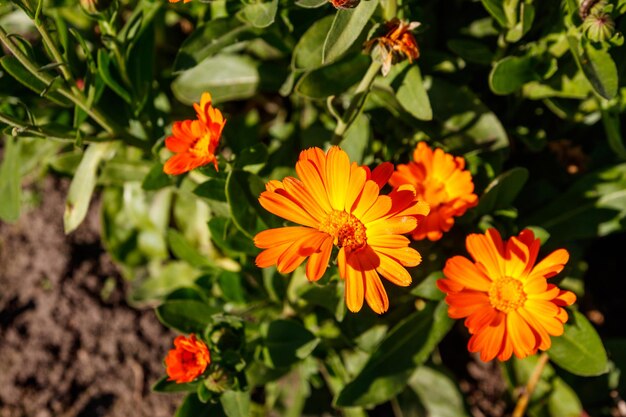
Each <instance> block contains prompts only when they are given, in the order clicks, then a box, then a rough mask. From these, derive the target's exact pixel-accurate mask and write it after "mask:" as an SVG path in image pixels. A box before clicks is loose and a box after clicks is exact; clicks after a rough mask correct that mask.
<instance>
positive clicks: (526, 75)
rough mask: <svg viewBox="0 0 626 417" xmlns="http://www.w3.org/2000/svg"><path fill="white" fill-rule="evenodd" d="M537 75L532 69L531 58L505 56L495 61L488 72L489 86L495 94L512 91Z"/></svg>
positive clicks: (533, 79)
mask: <svg viewBox="0 0 626 417" xmlns="http://www.w3.org/2000/svg"><path fill="white" fill-rule="evenodd" d="M536 79H537V75H536V74H535V72H534V71H533V60H532V58H531V57H529V56H522V57H518V56H507V57H506V58H504V59H502V60H500V61H498V62H496V65H495V66H494V67H493V69H492V70H491V73H490V74H489V87H490V88H491V91H493V92H494V93H495V94H500V95H506V94H511V93H514V92H515V91H517V90H519V89H520V88H522V87H523V86H524V84H526V83H528V82H531V81H535V80H536Z"/></svg>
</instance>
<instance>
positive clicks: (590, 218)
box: [525, 163, 626, 243]
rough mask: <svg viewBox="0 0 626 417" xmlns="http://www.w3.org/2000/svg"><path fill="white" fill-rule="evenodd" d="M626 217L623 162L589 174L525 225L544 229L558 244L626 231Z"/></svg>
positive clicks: (538, 211)
mask: <svg viewBox="0 0 626 417" xmlns="http://www.w3.org/2000/svg"><path fill="white" fill-rule="evenodd" d="M625 218H626V163H622V164H619V165H615V166H612V167H608V168H605V169H603V170H601V171H597V172H592V173H589V174H585V175H584V176H583V177H581V178H580V179H579V180H578V181H576V182H575V183H574V184H573V185H572V186H571V187H570V188H569V189H568V190H567V191H565V192H564V193H561V194H559V196H558V198H555V199H554V200H553V201H551V202H549V203H548V204H546V205H544V206H543V207H541V208H540V209H538V210H537V211H536V212H535V213H534V214H532V215H531V216H530V217H529V218H527V219H525V220H526V221H525V223H526V224H532V225H537V226H540V227H542V228H544V229H545V230H546V231H547V232H548V233H550V236H551V238H550V239H551V241H553V242H554V243H558V242H567V241H570V240H573V239H585V238H595V237H598V236H606V235H608V234H610V233H615V232H618V231H622V230H624V227H625V226H626V221H625V220H624V219H625Z"/></svg>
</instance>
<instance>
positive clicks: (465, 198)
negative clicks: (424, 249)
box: [389, 142, 478, 241]
mask: <svg viewBox="0 0 626 417" xmlns="http://www.w3.org/2000/svg"><path fill="white" fill-rule="evenodd" d="M389 184H390V185H391V186H392V187H399V186H401V185H403V184H410V185H412V186H414V187H415V190H416V193H417V199H418V200H420V201H425V202H427V203H428V204H429V205H430V213H429V214H428V216H426V219H425V220H424V221H423V222H419V224H418V226H417V228H416V229H415V230H414V231H413V232H412V236H413V239H415V240H421V239H424V238H428V239H429V240H433V241H434V240H439V239H441V236H443V233H444V232H447V231H448V230H450V229H451V228H452V226H453V225H454V218H455V217H458V216H462V215H463V214H464V213H465V211H466V210H467V209H469V208H471V207H474V206H475V205H476V204H478V196H477V195H476V194H474V182H473V181H472V174H471V173H470V172H469V171H468V170H466V169H465V160H464V159H463V158H462V157H460V156H453V155H451V154H449V153H446V152H444V151H443V150H442V149H439V148H437V149H431V148H430V147H429V146H428V145H427V144H426V142H420V143H419V144H418V145H417V148H415V151H414V152H413V161H411V162H409V163H408V164H406V165H405V164H400V165H398V166H397V167H396V171H395V172H394V173H393V175H392V176H391V178H390V179H389Z"/></svg>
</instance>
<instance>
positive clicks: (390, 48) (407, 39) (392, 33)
mask: <svg viewBox="0 0 626 417" xmlns="http://www.w3.org/2000/svg"><path fill="white" fill-rule="evenodd" d="M419 25H420V23H419V22H410V23H407V22H404V21H402V20H400V19H398V18H394V19H392V20H390V21H389V22H387V23H386V26H387V33H386V34H385V35H383V36H379V37H377V38H374V39H371V40H369V41H367V42H366V43H365V49H366V51H369V50H370V49H371V48H372V47H373V46H374V45H378V48H379V51H380V59H381V62H382V64H383V67H382V73H383V75H387V74H388V73H389V70H390V69H391V64H395V63H396V62H400V61H402V60H404V59H408V60H409V62H410V63H412V62H413V60H415V59H417V58H419V56H420V51H419V47H418V46H417V41H416V40H415V36H413V33H411V31H412V30H413V29H415V28H417V27H418V26H419Z"/></svg>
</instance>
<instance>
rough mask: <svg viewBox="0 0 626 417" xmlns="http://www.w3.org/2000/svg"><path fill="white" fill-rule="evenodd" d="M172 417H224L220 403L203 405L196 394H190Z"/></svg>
mask: <svg viewBox="0 0 626 417" xmlns="http://www.w3.org/2000/svg"><path fill="white" fill-rule="evenodd" d="M174 417H226V414H224V410H223V408H222V405H221V404H220V403H216V404H213V403H210V402H207V403H203V402H202V401H200V399H199V398H198V394H196V393H191V394H189V395H187V396H186V397H185V400H184V401H183V403H182V404H181V406H180V407H178V410H176V414H174Z"/></svg>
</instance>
